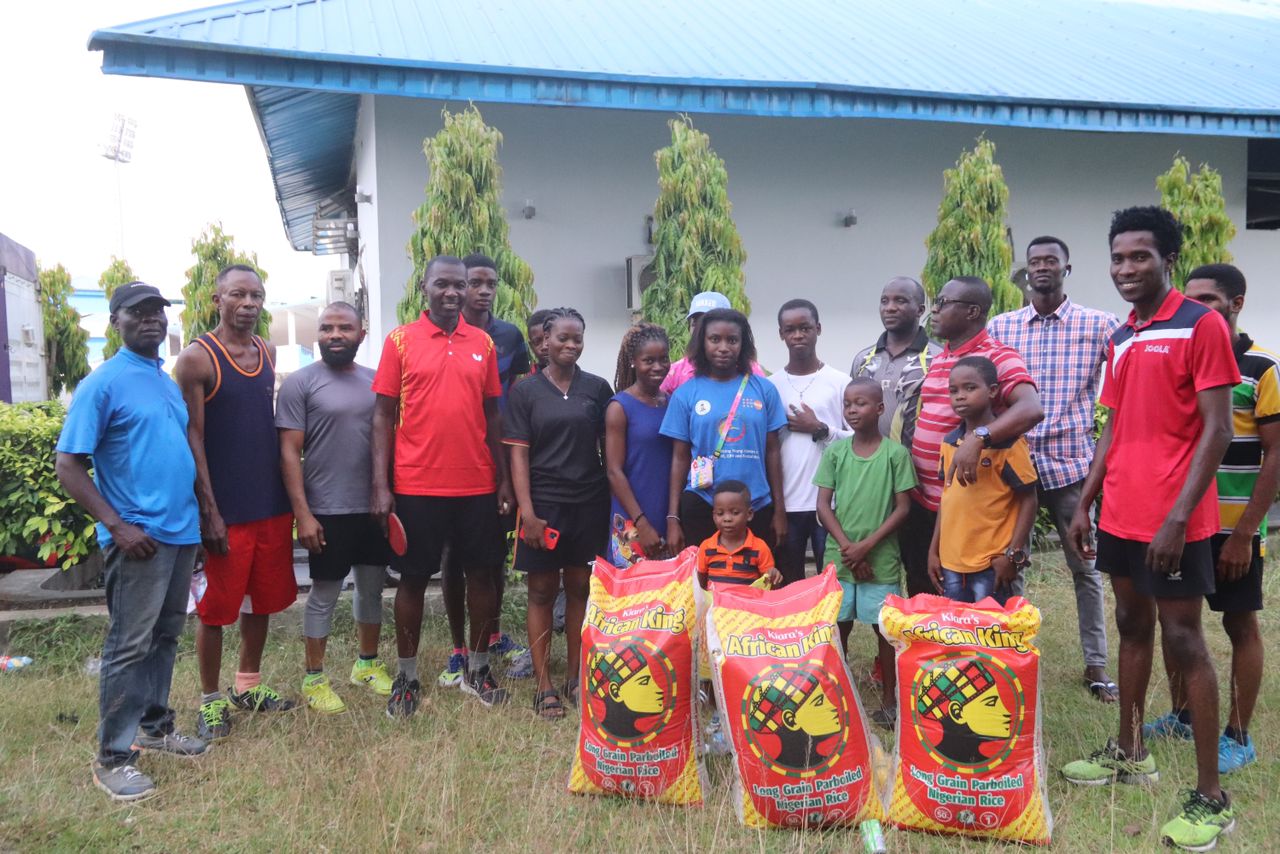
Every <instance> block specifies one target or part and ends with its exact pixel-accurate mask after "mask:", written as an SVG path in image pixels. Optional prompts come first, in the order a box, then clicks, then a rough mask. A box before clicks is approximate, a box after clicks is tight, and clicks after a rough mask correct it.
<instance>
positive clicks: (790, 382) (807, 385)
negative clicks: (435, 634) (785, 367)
mask: <svg viewBox="0 0 1280 854" xmlns="http://www.w3.org/2000/svg"><path fill="white" fill-rule="evenodd" d="M821 370H822V363H821V362H819V363H818V370H817V371H814V372H813V379H811V380H809V382H807V383H805V386H804V388H801V389H797V388H796V384H795V381H794V380H793V379H791V374H787V372H786V371H783V373H784V374H786V375H787V384H788V385H790V386H791V390H792V391H794V392H796V394H798V395H800V400H801V401H803V400H804V393H805V392H806V391H808V390H809V389H810V387H812V386H813V384H814V383H816V382H817V381H818V374H819V371H821Z"/></svg>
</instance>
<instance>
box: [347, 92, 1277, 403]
mask: <svg viewBox="0 0 1280 854" xmlns="http://www.w3.org/2000/svg"><path fill="white" fill-rule="evenodd" d="M369 101H373V103H374V104H375V105H376V113H374V115H373V119H374V121H373V125H374V126H375V127H376V134H374V132H373V129H372V128H369V127H367V126H366V125H365V120H366V118H367V116H368V114H369V113H373V112H374V111H372V110H364V109H362V111H361V120H362V124H361V128H362V136H361V137H359V138H360V139H364V138H365V136H366V135H374V136H376V150H377V159H376V164H372V163H369V162H368V153H367V148H366V149H364V150H363V153H362V150H361V149H360V148H358V149H357V155H356V157H357V168H358V175H359V174H361V173H364V174H367V173H368V171H369V170H371V169H374V170H376V173H377V182H376V183H377V192H376V194H375V197H374V206H373V207H374V208H375V213H376V218H377V222H376V226H375V227H374V228H372V229H371V228H369V226H368V225H367V223H366V220H365V216H366V213H367V209H368V207H369V206H362V208H361V217H362V220H361V233H362V235H363V236H364V238H365V239H366V240H370V241H376V245H377V247H378V248H377V253H376V254H377V258H378V267H377V270H376V275H375V274H374V270H373V268H372V267H371V266H370V264H369V260H368V258H369V254H366V261H365V265H366V273H367V274H368V278H369V282H370V286H371V289H372V288H373V283H375V282H380V287H381V299H380V301H378V300H372V299H371V306H372V307H373V309H374V310H373V311H372V312H371V314H372V316H373V317H375V318H378V319H380V320H381V328H380V329H378V328H375V329H372V330H371V333H370V335H371V337H374V336H377V337H379V338H381V337H382V336H384V335H385V334H386V332H387V331H389V330H390V329H391V328H393V327H394V325H395V303H396V301H397V300H398V299H399V297H400V294H401V293H402V290H403V288H404V284H405V282H406V281H407V279H408V277H409V275H410V269H411V268H410V264H409V260H408V256H407V254H406V250H405V245H406V243H407V241H408V239H409V235H410V233H411V231H412V222H411V220H410V216H409V215H410V212H411V211H412V210H413V209H414V208H415V207H416V206H417V205H418V204H420V203H421V200H422V197H423V186H424V185H425V183H426V180H427V175H426V163H425V159H424V157H423V154H422V140H423V138H424V137H425V136H429V135H431V134H434V133H436V132H437V131H438V130H439V129H440V127H441V124H442V122H441V117H440V111H441V108H442V107H444V106H445V104H444V103H442V102H439V101H427V100H417V99H408V98H391V97H378V98H373V99H368V98H367V99H366V105H367V104H368V102H369ZM448 106H449V108H450V109H452V110H457V109H461V108H462V107H463V106H465V105H463V104H449V105H448ZM481 112H482V113H483V115H484V118H485V120H486V121H487V122H488V123H489V124H491V125H493V126H495V127H496V128H498V129H499V130H500V131H501V132H502V134H503V137H504V144H503V147H502V150H501V154H500V157H501V164H502V167H503V170H504V174H503V187H504V205H505V207H506V209H507V213H508V219H509V222H510V226H511V243H512V246H513V247H514V249H515V250H516V251H517V252H518V253H520V254H521V255H522V256H523V257H524V258H525V260H527V261H528V262H529V263H530V264H531V265H532V267H533V270H534V273H535V281H534V287H535V288H536V289H537V292H538V304H539V306H541V307H551V306H557V305H573V306H575V307H577V308H578V309H580V310H581V311H582V312H583V314H584V315H585V316H586V318H587V326H588V328H587V349H586V352H585V353H584V356H583V366H584V367H585V368H586V369H587V370H590V371H592V372H595V373H598V374H601V375H603V376H605V377H607V378H609V379H612V374H613V366H614V362H615V359H616V354H617V347H618V342H619V340H620V338H621V334H622V332H623V330H624V329H625V328H626V325H627V323H628V320H629V313H628V311H627V309H626V294H625V274H624V266H623V263H624V259H625V258H626V257H627V256H628V255H638V254H644V253H646V252H647V251H648V249H649V247H647V246H646V244H645V240H644V218H645V216H646V215H647V214H649V213H651V212H652V209H653V203H654V200H655V198H656V196H657V171H656V167H655V164H654V159H653V153H654V151H655V150H657V149H658V148H660V147H661V146H663V145H665V144H667V143H669V141H670V135H669V131H668V129H667V126H666V121H667V119H668V118H669V116H668V115H666V114H664V113H653V112H639V111H637V112H626V111H618V110H595V109H583V108H553V107H529V106H518V105H493V104H490V105H481ZM694 124H695V126H696V127H698V128H700V129H702V130H704V131H706V132H707V133H709V134H710V136H711V141H712V145H713V147H714V148H715V150H716V151H717V152H718V153H719V154H720V156H721V157H723V158H724V160H725V162H726V165H727V167H728V171H729V197H730V199H731V201H732V202H733V206H734V209H733V213H734V219H735V220H736V222H737V224H738V228H739V229H740V231H741V233H742V237H743V242H744V244H745V247H746V252H747V264H746V268H745V269H746V280H747V294H748V296H749V297H750V298H751V300H752V304H753V320H754V321H755V322H754V324H753V326H754V329H755V332H756V336H757V341H758V345H759V350H760V360H761V362H763V363H764V364H765V365H766V367H768V368H770V369H777V368H779V367H781V365H782V364H783V363H784V362H785V360H786V350H785V348H784V347H783V346H782V344H781V342H780V341H779V340H778V336H777V334H776V332H775V329H776V326H775V325H774V320H773V318H774V316H775V312H776V310H777V307H778V306H779V305H780V304H781V303H782V302H783V301H785V300H787V299H790V298H792V297H796V296H804V297H807V298H809V299H812V300H813V301H814V302H815V303H817V305H818V307H819V309H820V310H821V313H822V320H823V328H824V335H823V340H822V343H821V346H820V350H819V352H820V354H821V355H822V356H823V358H824V359H825V360H826V361H828V362H830V363H831V364H833V365H836V366H838V367H842V368H843V367H846V366H848V365H849V363H850V361H851V359H852V356H853V353H854V352H856V351H857V350H858V349H859V348H860V347H862V346H864V345H865V344H867V343H869V342H870V341H871V340H873V339H874V338H875V337H876V336H877V335H878V334H879V333H880V331H881V327H880V324H879V320H878V317H877V314H876V306H877V298H878V295H879V291H880V288H881V286H882V285H883V283H884V282H885V281H886V280H888V279H889V278H890V277H892V276H894V275H897V274H907V275H912V276H916V277H918V276H919V274H920V270H921V268H922V267H923V265H924V261H925V247H924V239H925V236H926V235H927V234H928V233H929V232H930V231H931V230H932V228H933V226H934V225H935V223H936V217H937V207H938V202H939V200H940V198H941V194H942V172H943V170H944V169H946V168H948V167H949V166H952V165H954V163H955V160H956V157H957V156H958V155H959V153H960V152H961V150H963V149H964V148H965V147H967V146H971V145H972V144H973V141H974V138H975V137H977V136H978V135H979V134H980V133H982V132H984V130H985V132H986V134H987V136H988V137H990V138H991V139H992V140H993V141H994V142H995V143H996V145H997V159H998V161H999V163H1000V164H1001V165H1002V167H1003V168H1004V173H1005V178H1006V180H1007V182H1008V184H1009V188H1010V219H1009V225H1010V226H1011V227H1012V229H1013V234H1014V240H1015V242H1016V244H1017V246H1018V249H1019V253H1021V250H1022V248H1023V246H1024V245H1025V241H1026V240H1028V239H1029V238H1031V237H1033V236H1036V235H1038V234H1042V233H1051V234H1055V235H1057V236H1058V237H1060V238H1062V239H1063V240H1065V241H1067V243H1068V244H1069V245H1070V247H1071V250H1072V259H1071V260H1072V263H1073V265H1074V274H1073V276H1072V277H1071V279H1070V280H1069V282H1068V285H1069V287H1068V294H1069V295H1070V296H1071V297H1072V298H1074V299H1076V300H1077V301H1080V302H1084V303H1087V304H1090V305H1094V306H1098V307H1101V308H1106V309H1109V310H1111V311H1114V312H1116V313H1123V312H1126V311H1127V308H1126V306H1125V304H1124V303H1123V302H1122V301H1121V300H1120V299H1119V297H1118V296H1116V294H1115V292H1114V290H1113V288H1112V286H1111V282H1110V278H1109V276H1108V246H1107V239H1106V238H1107V229H1108V225H1109V222H1110V217H1111V213H1112V211H1114V210H1115V209H1117V208H1121V207H1126V206H1128V205H1133V204H1153V203H1156V202H1157V201H1158V193H1157V191H1156V189H1155V176H1156V175H1157V174H1158V173H1160V172H1163V171H1165V170H1166V169H1168V167H1169V165H1170V163H1171V161H1172V159H1173V157H1174V155H1175V154H1176V153H1178V152H1181V153H1183V154H1184V155H1186V156H1187V157H1188V158H1190V159H1191V160H1192V162H1193V163H1194V164H1197V165H1198V163H1199V162H1200V161H1202V160H1203V161H1208V162H1209V163H1210V164H1211V165H1213V166H1214V167H1215V168H1217V169H1218V170H1219V171H1221V172H1222V175H1223V183H1224V190H1225V193H1226V196H1227V202H1228V205H1229V213H1230V214H1231V216H1232V218H1233V220H1234V221H1235V222H1236V223H1237V224H1238V225H1239V226H1241V228H1242V230H1241V232H1240V234H1239V235H1238V236H1237V237H1236V240H1235V242H1234V244H1233V245H1232V247H1231V248H1232V251H1233V252H1234V253H1235V256H1236V261H1237V263H1238V264H1239V265H1240V266H1241V268H1242V269H1243V270H1244V271H1245V273H1246V275H1247V276H1249V277H1250V278H1251V280H1252V281H1253V282H1254V283H1255V285H1261V286H1265V284H1266V279H1265V278H1264V271H1266V270H1268V269H1269V266H1268V265H1267V262H1270V266H1274V265H1275V262H1276V261H1277V260H1280V233H1277V232H1246V231H1243V223H1244V187H1245V153H1246V144H1245V141H1244V140H1238V139H1227V138H1210V137H1194V136H1169V135H1161V134H1150V135H1142V134H1107V133H1079V132H1055V131H1041V130H1024V129H1014V128H985V129H984V128H981V127H977V126H973V125H959V124H944V123H936V122H909V121H883V120H807V119H765V118H752V117H734V116H695V117H694ZM361 163H363V164H364V166H363V167H361V165H360V164H361ZM358 180H359V181H360V183H362V184H366V183H367V182H366V180H365V179H364V178H363V177H360V178H358ZM525 200H529V201H530V202H531V203H532V204H533V205H534V206H535V207H536V209H537V215H536V216H535V218H534V219H532V220H525V219H523V218H522V217H521V215H520V209H521V208H522V207H523V206H524V204H525ZM850 209H853V210H856V212H857V216H858V224H857V225H856V226H854V227H853V228H844V227H843V226H842V225H841V224H840V222H839V220H840V219H841V218H842V217H843V216H844V214H845V213H847V212H848V211H849V210H850ZM375 290H376V289H375ZM1277 320H1280V293H1276V292H1274V291H1270V292H1269V291H1268V289H1266V288H1265V287H1255V290H1254V292H1253V293H1252V294H1251V296H1250V301H1249V305H1248V307H1247V308H1246V312H1245V316H1244V321H1243V322H1244V325H1246V327H1247V328H1251V329H1255V330H1258V333H1257V334H1258V337H1260V338H1261V339H1262V340H1263V341H1266V340H1267V338H1268V333H1269V332H1270V330H1272V329H1275V328H1276V322H1277ZM1273 346H1277V347H1280V333H1278V334H1277V340H1276V341H1275V342H1274V343H1273Z"/></svg>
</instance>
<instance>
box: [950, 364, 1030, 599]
mask: <svg viewBox="0 0 1280 854" xmlns="http://www.w3.org/2000/svg"><path fill="white" fill-rule="evenodd" d="M999 390H1000V386H999V384H998V379H997V377H996V366H995V364H994V363H993V362H992V361H991V360H990V359H987V358H985V357H983V356H966V357H965V358H963V359H961V360H960V361H958V362H956V364H955V367H953V368H952V369H951V376H950V379H949V391H950V394H951V408H952V409H954V410H955V413H956V415H959V416H960V417H961V418H963V419H964V423H963V424H961V425H960V426H959V427H958V428H956V429H955V430H953V431H952V432H951V433H949V434H948V435H947V437H946V438H945V439H944V440H943V442H942V457H941V459H940V461H939V464H938V471H939V473H940V474H939V476H940V477H943V478H945V477H946V472H947V469H948V468H949V467H950V466H951V460H952V459H953V458H954V456H955V452H956V449H957V448H959V446H960V445H961V443H963V442H981V443H982V446H983V447H982V456H981V458H980V459H979V463H978V477H977V480H976V481H975V482H973V483H970V484H962V483H960V482H959V481H958V480H957V479H955V478H953V479H952V480H950V481H948V482H947V483H945V484H944V486H943V488H942V506H941V508H940V509H939V510H938V522H937V524H936V525H935V526H934V529H933V542H932V543H931V544H930V546H929V577H930V578H931V579H932V580H933V584H934V586H935V587H936V588H937V589H938V592H939V593H941V594H942V595H944V596H946V597H947V598H948V599H954V600H955V601H957V602H978V601H980V600H982V599H984V598H986V597H987V596H993V597H994V598H995V599H996V601H997V602H1000V603H1001V604H1003V603H1004V601H1005V600H1006V599H1007V598H1008V597H1009V594H1010V592H1011V589H1010V586H1011V585H1012V584H1013V581H1014V579H1016V578H1017V576H1018V573H1019V572H1021V571H1022V570H1023V568H1024V567H1026V566H1028V565H1029V564H1030V563H1031V561H1030V559H1029V557H1028V556H1027V538H1028V537H1029V536H1030V534H1031V526H1032V525H1033V524H1035V519H1036V508H1037V506H1038V505H1037V504H1036V481H1037V480H1038V479H1039V478H1038V477H1037V475H1036V468H1035V465H1034V464H1033V463H1032V462H1031V450H1030V447H1029V446H1028V445H1027V440H1026V439H1025V438H1024V437H1022V436H1019V437H1018V438H1016V439H1014V440H1013V441H1011V442H1000V443H992V442H991V438H990V435H989V434H988V432H987V426H986V425H988V424H990V423H991V422H992V421H994V420H995V413H994V412H992V410H991V407H992V405H993V404H994V402H995V399H996V397H997V395H998V394H999Z"/></svg>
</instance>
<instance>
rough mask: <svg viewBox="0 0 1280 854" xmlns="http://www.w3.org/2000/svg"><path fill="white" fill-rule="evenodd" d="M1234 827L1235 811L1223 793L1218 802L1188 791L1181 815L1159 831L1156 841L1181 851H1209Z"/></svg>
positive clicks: (1227, 796)
mask: <svg viewBox="0 0 1280 854" xmlns="http://www.w3.org/2000/svg"><path fill="white" fill-rule="evenodd" d="M1235 826H1236V815H1235V810H1233V809H1232V807H1231V797H1230V796H1229V795H1228V794H1227V792H1226V790H1225V789H1224V790H1223V792H1222V800H1220V801H1217V800H1214V799H1213V798H1210V797H1208V796H1206V795H1202V794H1200V793H1199V792H1197V791H1196V790H1195V789H1192V790H1191V791H1189V792H1187V799H1186V800H1185V801H1183V802H1182V812H1180V813H1178V814H1177V815H1176V816H1174V817H1173V818H1172V819H1170V820H1169V821H1168V823H1166V824H1165V826H1164V827H1162V828H1160V838H1161V839H1163V840H1164V844H1165V845H1172V846H1174V847H1175V848H1181V849H1183V850H1184V851H1209V850H1211V849H1212V848H1213V847H1214V846H1215V845H1217V844H1218V837H1219V836H1221V835H1222V834H1224V833H1230V832H1231V831H1232V830H1234V829H1235Z"/></svg>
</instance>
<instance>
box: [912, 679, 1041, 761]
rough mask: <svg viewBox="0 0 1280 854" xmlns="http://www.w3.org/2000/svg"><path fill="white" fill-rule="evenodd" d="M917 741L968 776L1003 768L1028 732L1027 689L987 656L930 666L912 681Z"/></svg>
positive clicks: (938, 757)
mask: <svg viewBox="0 0 1280 854" xmlns="http://www.w3.org/2000/svg"><path fill="white" fill-rule="evenodd" d="M911 697H912V698H913V700H914V702H913V703H912V706H911V713H912V719H913V724H914V728H915V733H916V737H917V738H919V739H920V743H921V744H922V745H923V746H924V747H925V749H926V750H928V751H929V753H931V754H932V755H933V756H934V757H935V758H936V759H938V761H939V762H941V763H942V764H944V765H947V766H949V767H952V768H956V769H957V770H962V771H965V772H967V773H981V772H984V771H989V770H991V769H992V768H995V767H996V766H998V765H1000V763H1002V762H1003V761H1004V760H1005V759H1006V758H1007V757H1008V755H1009V753H1010V751H1011V750H1012V749H1013V745H1014V744H1015V743H1016V742H1017V740H1018V738H1019V737H1020V735H1021V733H1022V724H1023V719H1024V714H1023V713H1024V707H1025V703H1024V694H1023V690H1022V685H1021V683H1020V682H1019V681H1018V677H1017V676H1015V675H1014V674H1013V673H1012V672H1011V671H1010V670H1009V669H1008V668H1007V667H1005V665H1003V664H1002V663H1000V662H999V661H997V660H996V659H994V658H992V657H990V656H987V655H982V654H975V655H974V656H972V657H965V658H949V657H943V658H936V659H934V660H932V661H929V662H925V664H924V665H923V666H922V667H921V669H920V670H918V671H917V672H916V675H915V679H913V680H912V685H911Z"/></svg>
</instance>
